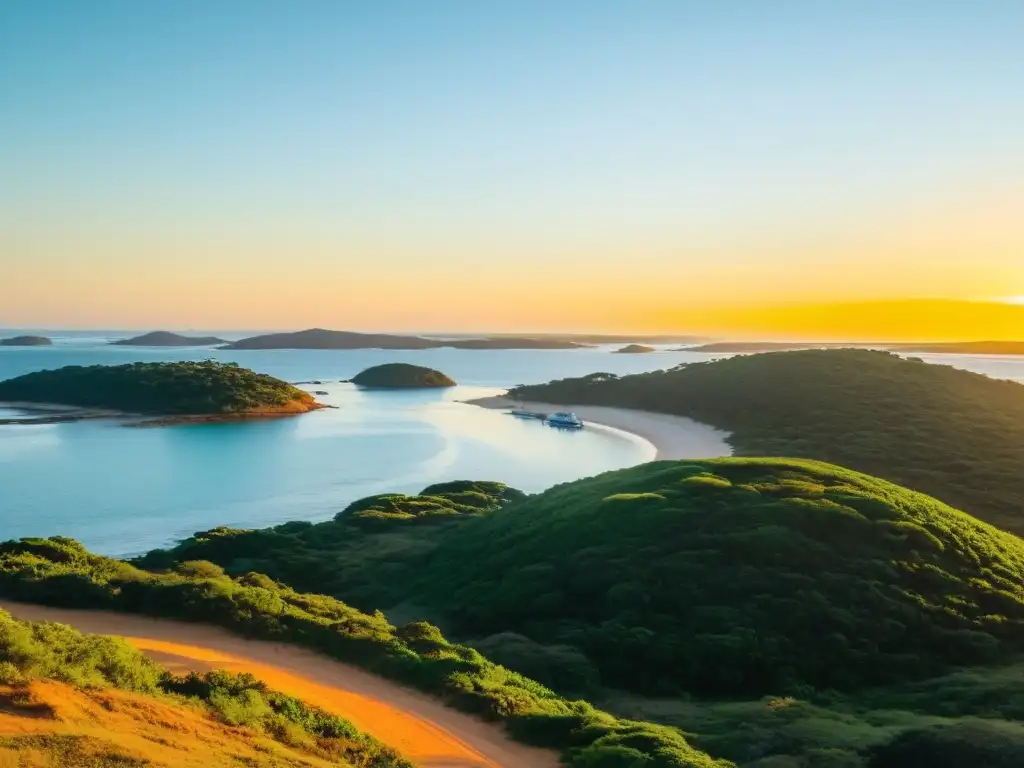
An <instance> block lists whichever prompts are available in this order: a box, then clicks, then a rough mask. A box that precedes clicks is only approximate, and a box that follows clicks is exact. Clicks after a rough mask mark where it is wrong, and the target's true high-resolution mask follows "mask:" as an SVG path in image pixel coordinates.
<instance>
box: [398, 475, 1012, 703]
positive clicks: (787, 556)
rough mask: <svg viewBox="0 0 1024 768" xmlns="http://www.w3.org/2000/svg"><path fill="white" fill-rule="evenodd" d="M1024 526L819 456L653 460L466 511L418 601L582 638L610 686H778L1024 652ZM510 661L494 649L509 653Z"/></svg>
mask: <svg viewBox="0 0 1024 768" xmlns="http://www.w3.org/2000/svg"><path fill="white" fill-rule="evenodd" d="M1022 583H1024V541H1021V540H1020V539H1018V538H1017V537H1016V536H1012V535H1010V534H1006V533H1003V532H1001V531H998V530H997V529H995V528H993V527H992V526H989V525H986V524H984V523H981V522H979V521H977V520H975V519H973V518H971V517H970V516H968V515H966V514H964V513H962V512H959V511H957V510H955V509H952V508H951V507H948V506H946V505H944V504H942V503H940V502H938V501H936V500H935V499H932V498H930V497H928V496H925V495H923V494H919V493H915V492H913V491H908V490H907V489H905V488H901V487H898V486H895V485H892V484H891V483H888V482H886V481H883V480H879V479H877V478H873V477H869V476H867V475H862V474H859V473H856V472H852V471H848V470H844V469H840V468H838V467H834V466H830V465H827V464H823V463H819V462H809V461H799V460H784V459H718V460H708V461H685V462H655V463H652V464H647V465H643V466H640V467H635V468H632V469H625V470H620V471H616V472H609V473H606V474H603V475H599V476H598V477H595V478H590V479H586V480H580V481H577V482H573V483H566V484H564V485H561V486H557V487H555V488H553V489H551V490H549V491H546V492H545V493H542V494H539V495H537V496H533V497H530V498H529V499H527V500H525V501H523V502H520V503H518V504H515V505H513V506H511V507H508V508H506V509H501V510H497V511H495V512H492V513H491V514H490V515H487V516H484V517H482V518H479V519H475V520H469V521H467V522H466V523H464V524H463V525H460V526H458V527H457V528H455V529H453V530H452V531H450V532H449V533H448V534H447V535H446V536H445V537H443V538H442V539H441V540H440V542H439V544H438V546H437V548H436V549H435V550H434V551H433V553H432V554H431V556H430V557H429V561H428V563H427V564H425V565H421V566H419V567H418V568H417V580H416V584H415V585H414V587H413V589H412V590H411V591H412V592H413V595H414V598H415V599H417V600H419V601H422V602H423V603H425V604H430V605H433V606H435V607H437V608H439V609H441V611H442V612H443V613H442V614H441V615H440V617H442V620H443V622H444V623H446V625H447V626H448V627H450V628H451V629H452V630H453V631H455V632H457V633H458V634H461V635H463V636H470V637H478V638H479V637H485V636H492V635H495V634H498V633H508V632H512V633H518V634H521V635H523V636H526V637H528V638H530V639H532V640H534V641H538V642H541V643H544V644H548V645H551V644H554V645H560V646H569V647H572V648H576V649H578V650H579V651H581V652H582V653H584V654H585V655H586V656H587V657H588V658H589V659H591V660H592V661H593V662H594V663H595V664H596V666H597V668H598V671H599V673H600V675H601V679H602V681H603V682H604V683H605V684H606V685H610V686H613V687H618V688H625V689H629V690H634V691H640V692H645V693H679V692H689V693H694V694H702V695H709V696H723V695H737V694H744V695H746V694H765V693H771V692H778V691H786V690H793V689H797V688H800V687H802V686H811V687H813V688H816V689H826V688H839V689H855V688H859V687H863V686H865V685H872V684H889V683H893V682H897V681H901V680H909V679H915V678H924V677H926V676H929V675H934V674H937V673H940V672H942V671H944V670H945V669H947V668H950V667H953V666H958V665H969V664H982V663H987V662H991V661H994V660H997V659H1000V658H1004V657H1007V656H1009V655H1011V654H1013V653H1015V652H1017V651H1020V650H1024V640H1022V639H1021V638H1022V634H1021V633H1022V630H1024V587H1022ZM499 658H500V657H499Z"/></svg>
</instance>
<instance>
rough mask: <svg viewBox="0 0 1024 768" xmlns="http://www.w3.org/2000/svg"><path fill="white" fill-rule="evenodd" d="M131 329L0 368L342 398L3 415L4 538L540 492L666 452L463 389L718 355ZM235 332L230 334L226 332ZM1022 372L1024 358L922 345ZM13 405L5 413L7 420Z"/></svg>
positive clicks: (129, 532)
mask: <svg viewBox="0 0 1024 768" xmlns="http://www.w3.org/2000/svg"><path fill="white" fill-rule="evenodd" d="M124 335H126V334H119V333H108V334H95V333H93V334H68V335H61V336H57V337H55V342H56V343H55V344H54V346H53V347H46V348H21V349H18V348H0V379H5V378H9V377H12V376H17V375H21V374H23V373H28V372H31V371H35V370H41V369H45V368H57V367H60V366H64V365H92V364H112V363H123V362H131V361H135V360H149V361H155V360H186V359H206V358H212V359H216V360H222V361H235V362H238V363H239V364H241V365H244V366H246V367H249V368H253V369H255V370H258V371H262V372H265V373H269V374H272V375H274V376H278V377H280V378H282V379H285V380H287V381H295V382H298V381H314V380H315V381H321V382H324V383H322V384H318V385H311V388H314V389H318V390H324V391H327V392H328V394H327V395H326V396H321V397H320V398H319V399H321V400H322V401H324V402H326V403H328V404H331V405H336V406H338V408H337V409H331V410H324V411H319V412H316V413H312V414H307V415H304V416H301V417H298V418H293V419H283V420H271V421H254V422H245V423H236V424H215V425H202V426H181V427H165V428H154V429H126V428H124V427H121V426H118V425H117V424H115V423H108V422H80V423H72V424H55V425H38V426H12V427H0V539H6V538H12V537H19V536H49V535H55V534H61V535H65V536H72V537H74V538H78V539H80V540H82V541H84V542H85V543H86V544H87V545H88V546H89V547H90V548H92V549H93V550H95V551H98V552H102V553H106V554H112V555H126V554H134V553H139V552H143V551H145V550H147V549H150V548H152V547H156V546H162V545H166V544H170V543H172V542H174V541H176V540H178V539H180V538H182V537H185V536H188V535H190V534H192V533H193V532H195V531H199V530H205V529H208V528H211V527H213V526H216V525H230V526H237V527H261V526H267V525H273V524H276V523H280V522H283V521H286V520H296V519H306V520H324V519H327V518H330V517H332V516H333V515H334V514H336V513H337V512H338V511H340V510H341V509H343V508H344V506H345V505H346V504H347V503H349V502H350V501H353V500H355V499H358V498H361V497H363V496H366V495H368V494H373V493H381V492H385V491H400V492H415V491H418V490H420V489H422V488H423V487H424V486H426V485H428V484H430V483H435V482H440V481H444V480H453V479H463V478H470V479H489V480H500V481H503V482H506V483H509V484H511V485H513V486H516V487H518V488H522V489H524V490H527V491H539V490H543V489H544V488H547V487H550V486H551V485H554V484H556V483H560V482H565V481H568V480H573V479H577V478H579V477H585V476H589V475H593V474H596V473H598V472H603V471H605V470H609V469H615V468H619V467H624V466H630V465H633V464H637V463H640V462H643V461H648V460H650V459H652V458H653V456H654V450H653V447H652V446H651V445H650V444H649V443H647V442H645V441H643V440H640V439H638V438H633V437H631V436H629V435H625V434H623V433H620V432H615V431H613V430H603V429H588V430H585V431H583V432H578V433H573V432H561V431H557V430H552V429H550V428H547V427H545V426H544V425H542V424H539V423H536V422H529V421H520V420H518V419H515V418H511V417H509V416H506V415H504V414H501V413H496V412H493V411H487V410H484V409H482V408H477V407H475V406H471V405H467V404H465V403H463V402H460V401H461V400H465V399H469V398H472V397H478V396H484V395H488V394H497V392H498V391H499V390H500V389H503V388H506V387H510V386H513V385H516V384H525V383H535V382H543V381H549V380H551V379H555V378H563V377H566V376H579V375H584V374H587V373H593V372H595V371H608V372H613V373H619V374H624V373H637V372H641V371H650V370H657V369H660V368H668V367H671V366H673V365H676V364H678V363H680V362H685V361H690V360H706V359H708V358H709V356H708V355H698V354H693V353H685V352H667V351H666V352H659V353H655V354H651V355H613V354H610V350H611V348H608V347H605V348H597V349H588V350H569V351H563V350H557V351H555V350H550V351H549V350H488V351H470V350H450V349H439V350H425V351H409V352H394V351H383V350H352V351H309V350H266V351H220V350H211V349H208V348H185V349H182V348H179V349H143V348H129V347H112V346H109V345H108V342H109V341H110V340H111V339H116V338H121V337H123V336H124ZM222 335H223V334H222ZM925 357H926V358H927V359H928V360H929V361H930V362H941V363H947V364H952V365H956V366H958V367H963V368H968V369H970V370H975V371H979V372H981V373H987V374H989V375H993V376H998V377H1001V378H1015V379H1018V380H1022V381H1024V360H1022V359H1020V358H1017V359H1014V358H1001V357H982V356H941V355H928V356H925ZM395 361H400V362H410V363H416V364H420V365H427V366H430V367H433V368H437V369H439V370H442V371H444V372H445V373H447V374H448V375H450V376H452V377H453V378H454V379H456V380H457V381H458V382H459V383H460V386H459V387H457V388H455V389H452V390H445V391H440V392H438V391H414V392H366V391H360V390H357V389H356V388H355V387H352V386H351V385H347V384H342V383H339V380H341V379H348V378H350V377H352V376H353V375H355V374H356V373H358V372H359V371H361V370H362V369H364V368H366V367H368V366H371V365H376V364H378V363H383V362H395ZM3 415H4V414H3V413H2V412H0V417H2V416H3Z"/></svg>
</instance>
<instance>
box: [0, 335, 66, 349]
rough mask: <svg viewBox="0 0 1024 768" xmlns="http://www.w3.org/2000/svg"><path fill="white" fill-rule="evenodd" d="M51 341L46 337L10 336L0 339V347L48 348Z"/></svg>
mask: <svg viewBox="0 0 1024 768" xmlns="http://www.w3.org/2000/svg"><path fill="white" fill-rule="evenodd" d="M52 344H53V339H50V338H48V337H47V336H12V337H11V338H9V339H0V347H49V346H50V345H52Z"/></svg>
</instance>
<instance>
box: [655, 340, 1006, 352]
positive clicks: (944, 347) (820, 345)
mask: <svg viewBox="0 0 1024 768" xmlns="http://www.w3.org/2000/svg"><path fill="white" fill-rule="evenodd" d="M800 349H883V350H889V351H893V352H936V353H945V354H953V355H955V354H964V355H1024V341H944V342H935V343H932V342H917V343H913V342H908V343H905V344H874V343H871V342H845V341H827V342H826V341H821V342H815V341H715V342H710V343H708V344H700V345H699V346H694V347H680V348H679V349H677V350H675V351H677V352H792V351H795V350H800Z"/></svg>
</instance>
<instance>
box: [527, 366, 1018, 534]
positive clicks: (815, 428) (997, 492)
mask: <svg viewBox="0 0 1024 768" xmlns="http://www.w3.org/2000/svg"><path fill="white" fill-rule="evenodd" d="M510 394H511V395H512V396H515V397H520V398H522V399H523V400H533V401H539V402H548V403H556V404H573V405H580V404H586V405H606V406H618V407H623V408H640V409H644V410H648V411H657V412H662V413H671V414H675V415H680V416H689V417H691V418H693V419H696V420H697V421H702V422H705V423H707V424H711V425H713V426H716V427H719V428H721V429H725V430H728V431H730V432H732V438H731V441H730V442H731V443H732V445H733V447H734V448H735V449H736V453H737V455H740V456H798V457H802V458H809V459H818V460H821V461H828V462H831V463H833V464H839V465H841V466H844V467H850V468H852V469H856V470H858V471H860V472H867V473H869V474H872V475H877V476H879V477H884V478H885V479H886V480H891V481H892V482H894V483H899V484H900V485H905V486H907V487H910V488H913V489H915V490H919V491H923V492H925V493H928V494H931V495H933V496H936V497H938V498H940V499H942V500H943V501H945V502H946V503H948V504H952V505H954V506H956V507H959V508H961V509H964V510H966V511H968V512H970V513H971V514H972V515H976V516H977V517H980V518H981V519H983V520H985V521H987V522H990V523H992V524H993V525H997V526H999V527H1000V528H1004V529H1006V530H1009V531H1013V532H1014V533H1018V534H1020V533H1024V472H1022V471H1021V468H1022V467H1024V385H1021V384H1018V383H1015V382H1010V381H999V380H995V379H991V378H988V377H986V376H982V375H980V374H976V373H969V372H967V371H962V370H958V369H955V368H951V367H948V366H942V365H929V364H927V363H922V362H918V361H914V360H906V359H903V358H900V357H897V356H896V355H894V354H891V353H888V352H873V351H870V350H863V349H829V350H805V351H799V352H774V353H767V354H760V355H747V356H741V357H733V358H730V359H727V360H717V361H713V362H707V363H692V364H689V365H684V366H681V367H679V368H675V369H673V370H669V371H659V372H656V373H649V374H639V375H635V376H623V377H621V378H619V377H615V376H613V375H611V374H593V375H591V376H587V377H583V378H579V379H563V380H561V381H553V382H551V383H549V384H541V385H537V386H527V387H520V388H518V389H515V390H513V391H512V392H511V393H510Z"/></svg>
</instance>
